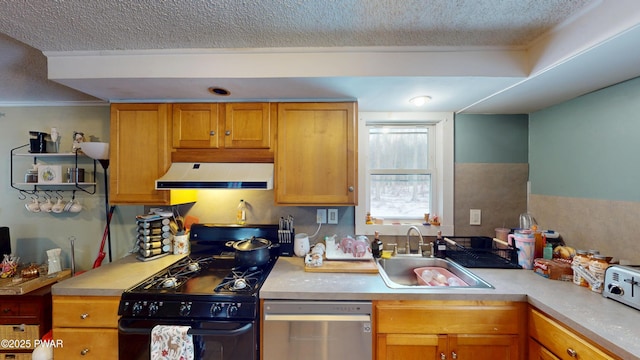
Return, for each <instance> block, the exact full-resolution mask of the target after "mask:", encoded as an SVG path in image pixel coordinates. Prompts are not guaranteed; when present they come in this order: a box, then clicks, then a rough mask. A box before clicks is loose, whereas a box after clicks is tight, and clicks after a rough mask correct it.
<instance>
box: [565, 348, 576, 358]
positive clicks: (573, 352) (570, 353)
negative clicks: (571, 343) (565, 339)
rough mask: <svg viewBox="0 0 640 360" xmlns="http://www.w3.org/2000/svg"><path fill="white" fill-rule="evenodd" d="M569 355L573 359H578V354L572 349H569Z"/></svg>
mask: <svg viewBox="0 0 640 360" xmlns="http://www.w3.org/2000/svg"><path fill="white" fill-rule="evenodd" d="M567 354H569V356H571V357H572V358H577V357H578V352H577V351H575V350H573V349H572V348H568V349H567Z"/></svg>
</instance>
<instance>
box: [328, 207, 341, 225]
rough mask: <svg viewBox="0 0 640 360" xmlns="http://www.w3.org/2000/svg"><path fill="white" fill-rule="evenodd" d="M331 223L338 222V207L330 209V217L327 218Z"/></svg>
mask: <svg viewBox="0 0 640 360" xmlns="http://www.w3.org/2000/svg"><path fill="white" fill-rule="evenodd" d="M327 222H328V223H329V224H337V223H338V209H329V219H328V220H327Z"/></svg>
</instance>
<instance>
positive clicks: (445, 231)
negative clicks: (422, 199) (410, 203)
mask: <svg viewBox="0 0 640 360" xmlns="http://www.w3.org/2000/svg"><path fill="white" fill-rule="evenodd" d="M411 226H417V227H418V229H420V232H421V233H422V235H423V236H436V235H437V234H438V231H442V235H452V234H453V225H452V224H440V226H435V225H424V224H422V223H419V222H415V223H411V222H408V221H407V222H402V223H399V224H372V225H362V226H356V233H357V234H358V235H374V233H375V232H376V231H377V232H379V233H380V235H381V236H399V235H406V234H407V231H409V228H410V227H411Z"/></svg>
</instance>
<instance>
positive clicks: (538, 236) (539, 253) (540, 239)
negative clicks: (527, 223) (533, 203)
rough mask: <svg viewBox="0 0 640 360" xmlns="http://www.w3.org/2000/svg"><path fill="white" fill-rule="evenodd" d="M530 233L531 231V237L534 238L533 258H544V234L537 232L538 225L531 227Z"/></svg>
mask: <svg viewBox="0 0 640 360" xmlns="http://www.w3.org/2000/svg"><path fill="white" fill-rule="evenodd" d="M531 231H533V236H534V237H535V240H536V242H535V245H534V250H533V258H534V259H538V258H541V257H544V254H543V253H544V247H545V243H546V239H545V236H544V234H543V233H542V232H541V231H539V230H538V225H532V226H531Z"/></svg>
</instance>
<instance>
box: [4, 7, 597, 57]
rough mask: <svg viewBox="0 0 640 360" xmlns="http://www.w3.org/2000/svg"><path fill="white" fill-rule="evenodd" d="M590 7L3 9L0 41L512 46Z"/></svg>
mask: <svg viewBox="0 0 640 360" xmlns="http://www.w3.org/2000/svg"><path fill="white" fill-rule="evenodd" d="M591 2H592V1H591V0H543V1H541V0H517V1H505V0H483V1H478V0H457V1H454V0H437V1H433V0H432V1H425V0H401V1H398V0H364V1H363V0H339V1H338V0H324V1H322V0H306V1H305V0H261V1H238V0H216V1H210V0H200V1H194V0H172V1H157V0H141V1H121V0H102V1H86V0H58V1H5V2H4V5H3V9H2V15H0V18H1V19H2V21H0V32H3V33H5V34H7V35H9V36H11V37H13V38H16V39H18V40H20V41H22V42H24V43H26V44H29V45H31V46H33V47H35V48H36V49H39V50H43V51H51V50H55V51H70V50H132V49H180V48H261V47H334V46H518V45H526V44H528V43H530V42H531V41H533V40H534V39H535V38H537V37H538V36H540V35H541V34H542V33H544V32H545V31H548V30H549V29H552V28H553V27H555V26H556V25H558V24H560V23H561V22H563V21H564V20H566V19H567V18H568V17H570V16H571V15H573V14H575V13H576V12H577V11H580V10H581V9H582V8H583V7H584V6H585V5H588V4H590V3H591Z"/></svg>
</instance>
